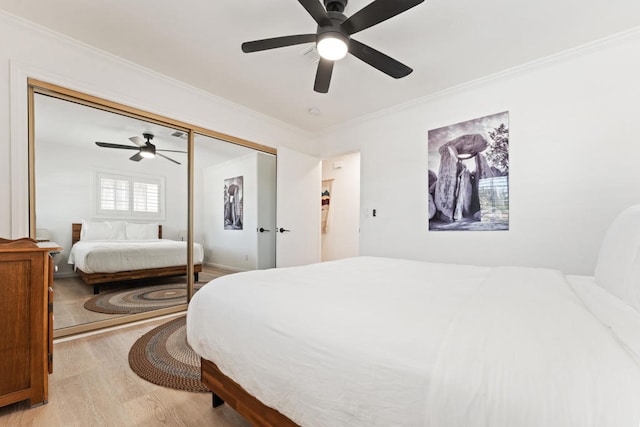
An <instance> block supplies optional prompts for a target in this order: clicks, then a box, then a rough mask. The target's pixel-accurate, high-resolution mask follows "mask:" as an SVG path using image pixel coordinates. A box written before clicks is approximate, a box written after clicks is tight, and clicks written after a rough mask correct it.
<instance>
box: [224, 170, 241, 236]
mask: <svg viewBox="0 0 640 427" xmlns="http://www.w3.org/2000/svg"><path fill="white" fill-rule="evenodd" d="M242 181H243V177H242V176H236V177H235V178H227V179H225V180H224V229H225V230H242Z"/></svg>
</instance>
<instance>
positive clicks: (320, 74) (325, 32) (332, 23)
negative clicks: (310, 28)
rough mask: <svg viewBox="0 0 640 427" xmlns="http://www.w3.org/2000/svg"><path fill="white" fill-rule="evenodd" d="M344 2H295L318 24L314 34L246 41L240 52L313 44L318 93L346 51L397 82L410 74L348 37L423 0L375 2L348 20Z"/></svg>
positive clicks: (406, 68)
mask: <svg viewBox="0 0 640 427" xmlns="http://www.w3.org/2000/svg"><path fill="white" fill-rule="evenodd" d="M347 1H348V0H323V2H324V6H325V7H324V8H323V7H322V5H321V4H320V2H319V0H298V2H299V3H300V4H301V5H302V6H303V7H304V8H305V9H306V10H307V12H309V15H311V17H312V18H313V19H314V20H315V21H316V22H317V23H318V28H317V30H316V33H315V34H299V35H294V36H284V37H275V38H271V39H263V40H255V41H251V42H245V43H242V51H243V52H245V53H250V52H258V51H262V50H268V49H275V48H279V47H285V46H293V45H297V44H303V43H312V42H314V43H316V47H317V49H318V53H319V54H320V62H319V63H318V70H317V71H316V80H315V84H314V86H313V90H315V91H316V92H320V93H327V92H328V91H329V83H330V82H331V74H332V73H333V64H334V61H337V60H339V59H342V58H343V57H344V56H345V55H346V54H347V52H349V53H350V54H352V55H353V56H355V57H356V58H358V59H360V60H362V61H364V62H366V63H367V64H369V65H371V66H372V67H374V68H377V69H378V70H380V71H382V72H383V73H385V74H387V75H389V76H391V77H394V78H396V79H399V78H401V77H405V76H408V75H409V74H411V72H412V71H413V70H412V69H411V68H409V67H407V66H406V65H404V64H402V63H400V62H398V61H396V60H395V59H393V58H390V57H388V56H387V55H385V54H384V53H382V52H379V51H377V50H375V49H373V48H371V47H369V46H367V45H366V44H363V43H360V42H358V41H356V40H354V39H352V38H351V35H352V34H355V33H357V32H359V31H362V30H365V29H367V28H369V27H372V26H374V25H376V24H379V23H381V22H383V21H386V20H387V19H389V18H393V17H394V16H396V15H399V14H400V13H402V12H405V11H407V10H408V9H411V8H412V7H414V6H417V5H419V4H420V3H422V2H423V1H424V0H375V1H373V2H372V3H370V4H369V5H368V6H365V7H364V8H362V9H360V10H359V11H358V12H356V13H355V14H353V15H352V16H351V17H350V18H347V17H346V16H345V15H344V14H343V13H342V12H343V11H344V8H345V7H346V6H347ZM325 9H326V10H325Z"/></svg>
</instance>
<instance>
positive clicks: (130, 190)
mask: <svg viewBox="0 0 640 427" xmlns="http://www.w3.org/2000/svg"><path fill="white" fill-rule="evenodd" d="M95 182H96V198H95V215H96V216H97V217H102V218H124V219H126V218H131V219H156V220H157V219H164V178H162V177H149V176H136V175H122V174H115V173H109V172H99V171H98V172H96V179H95Z"/></svg>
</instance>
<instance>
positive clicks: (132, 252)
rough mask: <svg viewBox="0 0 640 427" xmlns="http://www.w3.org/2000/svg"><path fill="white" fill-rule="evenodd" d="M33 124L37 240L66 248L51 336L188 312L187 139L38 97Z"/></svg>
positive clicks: (56, 287) (151, 125)
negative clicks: (157, 313)
mask: <svg viewBox="0 0 640 427" xmlns="http://www.w3.org/2000/svg"><path fill="white" fill-rule="evenodd" d="M34 116H35V140H34V146H35V182H36V186H35V193H36V194H35V199H36V200H35V203H36V233H35V234H36V238H37V239H38V240H41V241H46V240H49V241H53V242H56V243H57V244H58V245H60V246H61V247H62V248H63V250H62V251H61V252H60V253H58V254H55V255H54V261H55V264H56V268H57V272H56V273H55V274H54V295H55V297H54V329H62V328H67V327H70V326H77V325H79V324H85V323H90V322H96V321H100V320H107V319H112V318H114V317H119V316H124V315H129V314H136V313H141V312H146V311H152V310H156V309H158V308H164V307H167V306H171V305H175V304H183V303H185V302H186V280H185V272H186V258H187V254H186V242H185V241H184V240H186V236H185V233H184V231H183V230H185V229H187V192H186V190H185V189H186V188H187V143H186V139H185V132H183V131H180V130H177V129H172V128H169V127H166V126H161V125H159V124H155V123H150V122H146V121H143V120H138V119H134V118H131V117H127V116H123V115H119V114H115V113H111V112H107V111H103V110H99V109H96V108H91V107H87V106H84V105H80V104H76V103H72V102H69V101H64V100H61V99H57V98H53V97H50V96H45V95H41V94H36V95H35V98H34ZM199 253H200V258H199V265H201V264H202V253H203V252H202V249H200V251H199ZM197 254H198V251H194V255H197ZM196 260H197V258H196V257H195V256H194V263H195V261H196Z"/></svg>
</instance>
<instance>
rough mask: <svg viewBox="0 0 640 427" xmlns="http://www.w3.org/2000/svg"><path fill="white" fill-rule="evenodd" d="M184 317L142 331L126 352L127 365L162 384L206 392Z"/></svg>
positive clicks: (145, 377) (146, 378) (197, 357)
mask: <svg viewBox="0 0 640 427" xmlns="http://www.w3.org/2000/svg"><path fill="white" fill-rule="evenodd" d="M186 326H187V318H186V316H181V317H178V318H177V319H174V320H172V321H170V322H168V323H165V324H164V325H160V326H158V327H157V328H154V329H152V330H151V331H149V332H147V333H146V334H144V335H143V336H142V337H140V338H139V339H138V340H137V341H136V342H135V343H134V344H133V346H132V347H131V350H130V351H129V366H131V369H132V370H133V372H135V373H136V374H138V376H139V377H140V378H142V379H145V380H147V381H149V382H152V383H154V384H157V385H161V386H164V387H170V388H175V389H178V390H186V391H193V392H208V391H209V389H208V388H207V386H205V385H204V384H203V383H202V382H201V381H200V357H199V356H198V355H197V354H196V352H195V351H193V350H192V349H191V346H189V344H188V343H187V327H186Z"/></svg>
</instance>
